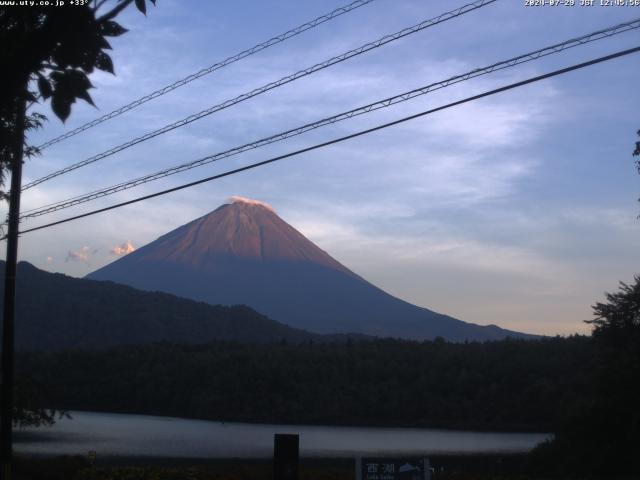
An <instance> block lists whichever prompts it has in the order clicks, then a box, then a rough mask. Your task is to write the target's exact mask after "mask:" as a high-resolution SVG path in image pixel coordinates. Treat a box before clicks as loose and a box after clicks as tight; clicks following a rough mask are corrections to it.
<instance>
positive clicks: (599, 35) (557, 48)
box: [21, 18, 640, 219]
mask: <svg viewBox="0 0 640 480" xmlns="http://www.w3.org/2000/svg"><path fill="white" fill-rule="evenodd" d="M637 28H640V18H639V19H636V20H633V21H630V22H626V23H623V24H619V25H615V26H612V27H609V28H606V29H603V30H598V31H596V32H592V33H589V34H587V35H583V36H580V37H577V38H573V39H570V40H566V41H564V42H562V43H558V44H555V45H551V46H548V47H544V48H541V49H539V50H535V51H533V52H529V53H526V54H523V55H519V56H517V57H513V58H510V59H508V60H503V61H500V62H497V63H494V64H491V65H489V66H487V67H482V68H476V69H474V70H471V71H469V72H467V73H464V74H461V75H456V76H454V77H450V78H448V79H446V80H442V81H440V82H435V83H432V84H429V85H427V86H424V87H420V88H417V89H414V90H411V91H409V92H405V93H402V94H399V95H395V96H392V97H388V98H385V99H383V100H379V101H377V102H374V103H370V104H368V105H365V106H361V107H358V108H355V109H352V110H349V111H346V112H342V113H339V114H337V115H333V116H331V117H327V118H323V119H321V120H318V121H315V122H312V123H308V124H306V125H303V126H301V127H297V128H294V129H291V130H287V131H284V132H280V133H277V134H275V135H272V136H269V137H266V138H262V139H260V140H257V141H254V142H251V143H247V144H244V145H241V146H238V147H234V148H232V149H229V150H225V151H223V152H219V153H216V154H213V155H209V156H206V157H204V158H200V159H198V160H194V161H191V162H187V163H184V164H181V165H177V166H174V167H171V168H168V169H164V170H160V171H158V172H155V173H152V174H148V175H144V176H142V177H139V178H136V179H133V180H128V181H126V182H122V183H119V184H117V185H113V186H110V187H107V188H104V189H101V190H96V191H94V192H90V193H87V194H83V195H79V196H76V197H72V198H68V199H66V200H62V201H59V202H54V203H51V204H48V205H44V206H41V207H37V208H33V209H31V210H26V211H25V212H23V215H22V216H21V219H25V218H34V217H38V216H41V215H46V214H48V213H52V212H55V211H58V210H63V209H66V208H70V207H73V206H75V205H79V204H82V203H86V202H89V201H92V200H96V199H98V198H101V197H105V196H107V195H112V194H114V193H117V192H121V191H124V190H128V189H130V188H134V187H136V186H138V185H142V184H144V183H148V182H151V181H154V180H157V179H160V178H164V177H167V176H169V175H174V174H177V173H181V172H184V171H187V170H191V169H193V168H196V167H200V166H203V165H206V164H209V163H212V162H215V161H218V160H222V159H224V158H228V157H231V156H233V155H237V154H239V153H242V152H246V151H248V150H253V149H256V148H260V147H262V146H265V145H269V144H271V143H275V142H278V141H282V140H285V139H287V138H291V137H293V136H296V135H300V134H302V133H305V132H308V131H310V130H313V129H316V128H320V127H323V126H326V125H330V124H334V123H336V122H340V121H342V120H346V119H349V118H352V117H355V116H358V115H363V114H366V113H369V112H371V111H375V110H379V109H382V108H386V107H389V106H391V105H395V104H397V103H400V102H405V101H408V100H411V99H413V98H415V97H418V96H421V95H426V94H428V93H429V92H432V91H435V90H438V89H441V88H445V87H448V86H450V85H453V84H456V83H459V82H462V81H466V80H469V79H471V78H475V77H478V76H481V75H486V74H489V73H492V72H495V71H498V70H503V69H505V68H510V67H514V66H516V65H519V64H522V63H526V62H529V61H532V60H536V59H538V58H541V57H545V56H547V55H551V54H555V53H559V52H561V51H564V50H566V49H569V48H573V47H576V46H579V45H583V44H585V43H590V42H593V41H596V40H600V39H603V38H608V37H610V36H613V35H617V34H620V33H622V32H626V31H629V30H633V29H637Z"/></svg>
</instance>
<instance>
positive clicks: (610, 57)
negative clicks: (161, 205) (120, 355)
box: [2, 46, 640, 240]
mask: <svg viewBox="0 0 640 480" xmlns="http://www.w3.org/2000/svg"><path fill="white" fill-rule="evenodd" d="M639 51H640V46H639V47H634V48H630V49H627V50H622V51H619V52H616V53H613V54H611V55H606V56H603V57H599V58H596V59H593V60H589V61H587V62H583V63H578V64H575V65H572V66H570V67H565V68H562V69H559V70H554V71H552V72H549V73H546V74H544V75H538V76H536V77H531V78H528V79H526V80H522V81H519V82H515V83H511V84H509V85H506V86H503V87H500V88H496V89H493V90H489V91H487V92H483V93H480V94H478V95H473V96H471V97H467V98H464V99H462V100H458V101H455V102H451V103H448V104H446V105H442V106H440V107H436V108H432V109H430V110H426V111H423V112H420V113H416V114H414V115H410V116H408V117H404V118H401V119H398V120H394V121H393V122H388V123H384V124H382V125H378V126H376V127H372V128H368V129H366V130H361V131H359V132H356V133H352V134H350V135H346V136H344V137H340V138H335V139H333V140H329V141H327V142H323V143H319V144H316V145H312V146H310V147H306V148H302V149H300V150H296V151H294V152H290V153H287V154H284V155H280V156H277V157H273V158H270V159H268V160H263V161H261V162H257V163H252V164H250V165H246V166H244V167H240V168H236V169H233V170H229V171H226V172H223V173H220V174H217V175H212V176H210V177H206V178H202V179H200V180H196V181H194V182H189V183H185V184H183V185H179V186H177V187H173V188H169V189H167V190H162V191H160V192H156V193H152V194H149V195H144V196H142V197H138V198H134V199H132V200H128V201H126V202H121V203H117V204H115V205H111V206H108V207H104V208H100V209H97V210H93V211H90V212H87V213H83V214H80V215H75V216H73V217H68V218H65V219H62V220H58V221H56V222H51V223H47V224H45V225H40V226H37V227H33V228H29V229H26V230H22V231H21V232H20V233H21V234H24V233H29V232H35V231H37V230H42V229H44V228H49V227H53V226H55V225H60V224H62V223H67V222H71V221H73V220H78V219H80V218H85V217H89V216H92V215H96V214H98V213H103V212H107V211H109V210H114V209H116V208H120V207H124V206H127V205H131V204H133V203H138V202H141V201H143V200H149V199H151V198H155V197H159V196H162V195H167V194H169V193H173V192H177V191H178V190H183V189H185V188H190V187H193V186H196V185H200V184H202V183H206V182H211V181H213V180H217V179H219V178H223V177H227V176H230V175H234V174H236V173H240V172H244V171H246V170H251V169H254V168H257V167H261V166H264V165H267V164H270V163H274V162H277V161H279V160H284V159H285V158H289V157H293V156H296V155H300V154H302V153H306V152H310V151H312V150H317V149H319V148H324V147H327V146H329V145H333V144H336V143H340V142H344V141H346V140H350V139H352V138H356V137H360V136H362V135H367V134H369V133H372V132H376V131H378V130H383V129H385V128H389V127H392V126H394V125H398V124H400V123H404V122H407V121H409V120H415V119H416V118H419V117H423V116H426V115H430V114H432V113H435V112H439V111H441V110H445V109H447V108H451V107H455V106H458V105H462V104H464V103H469V102H472V101H475V100H479V99H481V98H484V97H488V96H491V95H495V94H498V93H501V92H505V91H507V90H512V89H514V88H518V87H522V86H524V85H528V84H530V83H534V82H539V81H541V80H545V79H547V78H551V77H555V76H558V75H562V74H564V73H568V72H571V71H574V70H579V69H581V68H585V67H588V66H591V65H595V64H598V63H602V62H606V61H609V60H613V59H615V58H619V57H622V56H625V55H630V54H632V53H636V52H639ZM5 238H6V237H3V238H2V240H4V239H5Z"/></svg>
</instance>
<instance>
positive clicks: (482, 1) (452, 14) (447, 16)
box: [22, 0, 497, 191]
mask: <svg viewBox="0 0 640 480" xmlns="http://www.w3.org/2000/svg"><path fill="white" fill-rule="evenodd" d="M495 1H497V0H476V1H475V2H473V3H469V4H466V5H463V6H462V7H459V8H456V9H454V10H451V11H448V12H445V13H442V14H440V15H438V16H437V17H434V18H431V19H429V20H424V21H422V22H420V23H418V24H416V25H413V26H411V27H407V28H404V29H402V30H400V31H398V32H396V33H393V34H390V35H385V36H384V37H382V38H379V39H378V40H375V41H373V42H369V43H367V44H365V45H362V46H361V47H358V48H355V49H353V50H349V51H348V52H345V53H343V54H341V55H338V56H335V57H332V58H330V59H329V60H325V61H324V62H321V63H317V64H315V65H313V66H311V67H308V68H305V69H303V70H299V71H298V72H296V73H293V74H291V75H287V76H286V77H282V78H281V79H279V80H276V81H275V82H271V83H268V84H266V85H263V86H262V87H259V88H256V89H254V90H252V91H250V92H247V93H243V94H242V95H239V96H237V97H235V98H232V99H229V100H225V101H224V102H222V103H219V104H217V105H214V106H212V107H209V108H207V109H206V110H202V111H201V112H198V113H194V114H193V115H190V116H188V117H186V118H183V119H182V120H178V121H177V122H174V123H172V124H169V125H166V126H164V127H162V128H160V129H158V130H155V131H153V132H149V133H147V134H145V135H142V136H141V137H137V138H134V139H133V140H129V141H128V142H125V143H123V144H121V145H118V146H116V147H113V148H110V149H109V150H107V151H105V152H102V153H99V154H98V155H94V156H93V157H90V158H87V159H85V160H82V161H80V162H78V163H75V164H73V165H70V166H68V167H65V168H63V169H61V170H58V171H56V172H53V173H50V174H48V175H45V176H44V177H41V178H39V179H37V180H34V181H32V182H30V183H27V184H26V185H24V186H23V187H22V190H23V191H24V190H27V189H29V188H32V187H35V186H36V185H39V184H41V183H43V182H46V181H47V180H51V179H52V178H55V177H58V176H60V175H64V174H65V173H69V172H71V171H73V170H76V169H78V168H81V167H84V166H86V165H89V164H91V163H94V162H97V161H98V160H102V159H104V158H106V157H109V156H111V155H114V154H116V153H118V152H121V151H123V150H125V149H127V148H130V147H132V146H134V145H137V144H139V143H142V142H144V141H146V140H149V139H151V138H154V137H157V136H158V135H162V134H164V133H167V132H170V131H171V130H175V129H176V128H179V127H182V126H184V125H187V124H189V123H192V122H195V121H196V120H200V119H201V118H204V117H206V116H208V115H211V114H213V113H215V112H219V111H221V110H224V109H226V108H229V107H231V106H233V105H236V104H238V103H240V102H244V101H245V100H248V99H250V98H253V97H255V96H258V95H261V94H263V93H265V92H268V91H269V90H273V89H274V88H278V87H281V86H282V85H286V84H287V83H290V82H293V81H295V80H297V79H299V78H302V77H305V76H307V75H311V74H312V73H315V72H317V71H319V70H323V69H325V68H327V67H330V66H332V65H335V64H338V63H341V62H344V61H345V60H348V59H350V58H353V57H355V56H357V55H361V54H363V53H365V52H368V51H370V50H374V49H376V48H379V47H381V46H383V45H386V44H387V43H390V42H393V41H395V40H398V39H400V38H404V37H406V36H408V35H412V34H414V33H417V32H419V31H421V30H424V29H426V28H429V27H432V26H434V25H437V24H439V23H443V22H446V21H448V20H451V19H454V18H456V17H459V16H461V15H463V14H465V13H469V12H471V11H474V10H477V9H479V8H482V7H484V6H486V5H489V4H491V3H494V2H495Z"/></svg>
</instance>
